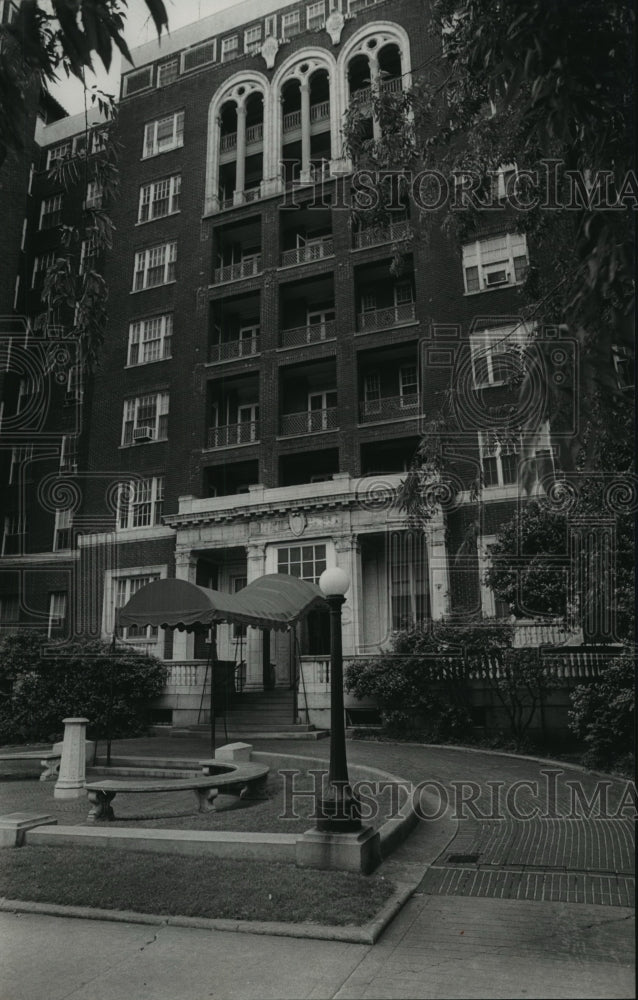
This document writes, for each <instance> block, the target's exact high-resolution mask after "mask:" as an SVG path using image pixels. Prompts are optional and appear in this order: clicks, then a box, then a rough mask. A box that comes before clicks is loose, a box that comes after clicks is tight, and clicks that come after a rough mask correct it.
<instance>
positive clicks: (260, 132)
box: [219, 124, 264, 153]
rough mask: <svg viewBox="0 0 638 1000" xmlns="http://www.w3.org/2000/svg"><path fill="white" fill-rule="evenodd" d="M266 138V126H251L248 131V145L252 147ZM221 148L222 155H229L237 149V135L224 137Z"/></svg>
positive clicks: (234, 133) (232, 133) (230, 134)
mask: <svg viewBox="0 0 638 1000" xmlns="http://www.w3.org/2000/svg"><path fill="white" fill-rule="evenodd" d="M263 138H264V126H263V125H262V124H260V125H251V126H250V127H249V128H247V129H246V145H247V146H251V145H253V143H255V142H261V141H262V139H263ZM219 148H220V150H221V152H222V153H228V152H230V150H231V149H237V133H236V132H230V133H229V134H228V135H223V136H222V137H221V142H220V144H219Z"/></svg>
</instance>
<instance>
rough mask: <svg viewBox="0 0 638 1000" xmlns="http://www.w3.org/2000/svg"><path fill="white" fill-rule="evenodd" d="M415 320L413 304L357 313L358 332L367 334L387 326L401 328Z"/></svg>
mask: <svg viewBox="0 0 638 1000" xmlns="http://www.w3.org/2000/svg"><path fill="white" fill-rule="evenodd" d="M415 318H416V307H415V304H414V302H406V303H404V304H403V305H399V306H389V307H388V308H387V309H371V310H369V311H368V312H363V313H359V317H358V330H359V331H360V332H366V333H367V332H368V331H369V330H383V329H385V328H386V327H388V326H401V325H402V324H403V323H411V322H413V321H414V319H415Z"/></svg>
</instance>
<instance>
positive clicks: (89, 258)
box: [79, 233, 100, 274]
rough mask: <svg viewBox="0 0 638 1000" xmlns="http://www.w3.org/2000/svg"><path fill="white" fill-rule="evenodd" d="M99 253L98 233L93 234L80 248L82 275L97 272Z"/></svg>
mask: <svg viewBox="0 0 638 1000" xmlns="http://www.w3.org/2000/svg"><path fill="white" fill-rule="evenodd" d="M99 252H100V248H99V246H98V237H97V233H91V235H90V236H89V237H88V238H87V239H85V240H82V244H81V246H80V267H79V273H80V274H88V272H89V271H94V270H95V268H96V266H97V258H98V255H99Z"/></svg>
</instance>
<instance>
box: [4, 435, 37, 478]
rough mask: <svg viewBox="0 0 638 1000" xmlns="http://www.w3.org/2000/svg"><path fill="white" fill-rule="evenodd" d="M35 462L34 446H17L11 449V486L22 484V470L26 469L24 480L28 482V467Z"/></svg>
mask: <svg viewBox="0 0 638 1000" xmlns="http://www.w3.org/2000/svg"><path fill="white" fill-rule="evenodd" d="M32 460H33V445H32V444H27V445H21V446H20V445H15V446H14V447H13V448H12V449H11V462H10V464H9V486H13V485H14V484H15V483H18V482H20V470H21V469H24V470H25V474H24V479H25V480H26V477H27V471H26V466H28V465H29V463H30V462H31V461H32Z"/></svg>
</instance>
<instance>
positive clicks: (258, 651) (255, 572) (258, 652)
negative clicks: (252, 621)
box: [246, 542, 266, 691]
mask: <svg viewBox="0 0 638 1000" xmlns="http://www.w3.org/2000/svg"><path fill="white" fill-rule="evenodd" d="M265 572H266V546H265V545H264V544H263V543H261V542H259V543H253V544H250V545H247V546H246V582H247V583H252V582H253V580H258V579H259V578H260V577H261V576H263V575H264V574H265ZM262 649H263V646H262V634H261V629H258V628H251V627H250V626H249V627H248V630H247V633H246V689H247V690H251V689H252V690H253V691H262V690H263V687H264V684H263V664H262Z"/></svg>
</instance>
